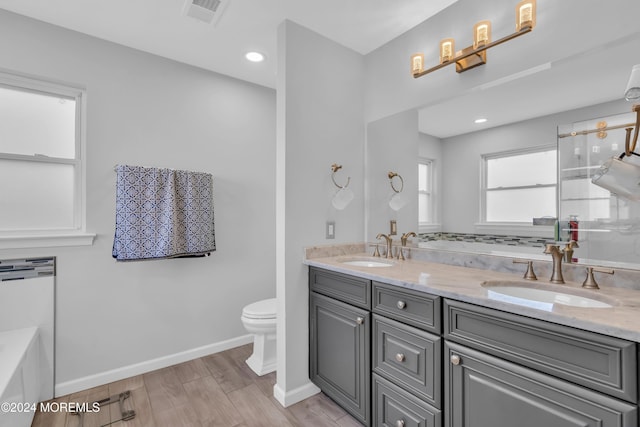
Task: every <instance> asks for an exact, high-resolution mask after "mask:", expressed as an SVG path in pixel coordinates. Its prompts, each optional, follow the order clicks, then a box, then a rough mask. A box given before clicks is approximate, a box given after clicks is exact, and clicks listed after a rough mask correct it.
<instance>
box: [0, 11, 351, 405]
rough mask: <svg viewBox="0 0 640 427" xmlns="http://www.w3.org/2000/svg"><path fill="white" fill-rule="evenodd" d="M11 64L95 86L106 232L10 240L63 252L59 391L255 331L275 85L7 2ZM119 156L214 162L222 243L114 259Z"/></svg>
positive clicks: (3, 42) (3, 26)
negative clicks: (20, 10) (90, 240)
mask: <svg viewBox="0 0 640 427" xmlns="http://www.w3.org/2000/svg"><path fill="white" fill-rule="evenodd" d="M0 68H2V69H5V70H12V71H15V72H18V73H27V74H31V75H36V76H43V77H46V78H48V79H55V80H61V81H65V82H71V83H75V84H78V85H83V86H85V87H86V89H87V94H88V96H87V99H88V108H87V115H88V120H87V231H88V232H91V233H96V234H97V237H96V239H95V242H94V244H93V245H92V246H87V247H70V248H46V249H31V250H2V251H0V258H13V257H21V256H41V255H54V256H56V257H58V276H57V343H56V345H57V347H56V349H57V372H56V374H57V383H58V386H59V391H62V392H65V393H66V392H70V391H73V390H78V389H83V388H86V387H88V386H91V385H95V384H100V383H104V382H108V381H111V380H113V379H117V377H122V376H129V375H130V374H132V373H134V372H135V371H141V370H146V369H149V368H154V367H158V366H160V365H163V364H171V363H175V361H177V360H179V359H184V358H189V356H191V357H195V356H197V355H199V354H200V353H202V352H212V351H213V350H215V349H219V348H222V347H225V346H235V345H237V344H238V343H241V342H244V341H246V339H245V338H243V337H244V336H245V334H246V332H245V331H244V329H243V327H242V325H241V322H240V314H241V310H242V307H243V306H244V305H246V304H248V303H250V302H253V301H256V300H259V299H262V298H267V297H273V296H275V293H276V286H275V230H274V224H275V201H274V197H275V196H274V194H275V167H274V165H275V132H276V131H275V113H276V99H275V92H274V91H273V90H271V89H267V88H264V87H260V86H256V85H252V84H248V83H246V82H242V81H239V80H235V79H232V78H228V77H225V76H222V75H219V74H214V73H211V72H208V71H204V70H201V69H197V68H193V67H190V66H186V65H183V64H180V63H177V62H173V61H169V60H165V59H162V58H159V57H156V56H153V55H149V54H145V53H142V52H139V51H136V50H132V49H129V48H125V47H122V46H119V45H116V44H112V43H108V42H104V41H101V40H98V39H95V38H92V37H88V36H85V35H82V34H80V33H76V32H73V31H68V30H64V29H61V28H59V27H54V26H51V25H48V24H45V23H42V22H39V21H35V20H31V19H27V18H24V17H21V16H19V15H14V14H11V13H8V12H5V11H1V10H0ZM119 163H123V164H133V165H144V166H158V167H169V168H176V169H189V170H195V171H202V172H209V173H212V174H213V176H214V198H215V199H214V204H215V220H216V240H217V247H218V251H217V252H215V253H214V254H213V255H212V256H211V257H209V258H206V259H178V260H163V261H146V262H131V263H116V262H115V261H114V260H113V259H112V257H111V245H112V242H113V240H112V239H113V232H114V218H115V217H114V209H115V192H114V190H115V172H114V170H113V167H114V165H115V164H119ZM324 166H325V165H323V170H324ZM326 168H327V171H328V168H329V164H327V165H326ZM357 174H358V172H357V171H354V176H356V175H357ZM320 227H321V225H320ZM228 340H231V341H228ZM183 352H185V353H183ZM158 358H164V359H158ZM136 364H141V365H136Z"/></svg>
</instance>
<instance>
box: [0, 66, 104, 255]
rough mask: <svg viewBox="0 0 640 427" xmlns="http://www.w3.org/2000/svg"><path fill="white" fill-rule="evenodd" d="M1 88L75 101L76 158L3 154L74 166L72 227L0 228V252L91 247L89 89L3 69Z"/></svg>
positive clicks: (1, 156) (3, 155)
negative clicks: (88, 213) (88, 220)
mask: <svg viewBox="0 0 640 427" xmlns="http://www.w3.org/2000/svg"><path fill="white" fill-rule="evenodd" d="M0 86H1V87H3V88H7V89H11V90H19V91H23V92H30V93H36V94H44V95H53V96H56V97H60V98H66V99H70V100H75V102H76V112H75V115H76V129H75V156H74V158H73V159H70V158H60V157H50V156H45V155H39V154H34V155H24V154H14V153H6V152H0V159H2V160H9V161H25V162H39V163H49V164H69V165H72V166H73V168H74V183H73V187H74V188H73V225H72V227H69V228H63V229H54V228H47V227H34V228H30V229H0V249H16V248H31V247H53V246H78V245H91V244H92V243H93V239H94V237H95V234H90V233H87V231H86V116H87V114H86V112H87V92H86V89H85V88H83V87H80V86H75V85H71V84H68V83H62V82H55V81H51V80H47V79H44V78H41V77H36V76H27V75H19V74H13V73H10V72H7V71H3V70H0Z"/></svg>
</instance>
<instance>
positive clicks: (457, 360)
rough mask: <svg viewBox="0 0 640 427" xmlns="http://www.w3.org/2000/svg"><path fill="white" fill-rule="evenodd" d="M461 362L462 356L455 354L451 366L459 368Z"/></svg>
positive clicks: (452, 356)
mask: <svg viewBox="0 0 640 427" xmlns="http://www.w3.org/2000/svg"><path fill="white" fill-rule="evenodd" d="M460 362H462V359H460V356H458V355H457V354H453V355H451V364H452V365H455V366H458V365H459V364H460Z"/></svg>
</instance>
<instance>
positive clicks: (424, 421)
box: [372, 374, 442, 427]
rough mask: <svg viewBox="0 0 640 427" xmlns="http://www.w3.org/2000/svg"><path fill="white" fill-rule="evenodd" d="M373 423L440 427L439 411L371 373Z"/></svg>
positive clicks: (390, 426) (377, 424)
mask: <svg viewBox="0 0 640 427" xmlns="http://www.w3.org/2000/svg"><path fill="white" fill-rule="evenodd" d="M372 377H373V378H372V379H373V381H372V385H373V388H372V399H373V416H372V418H373V425H374V426H384V427H398V426H403V427H440V426H441V425H442V424H441V417H442V415H441V413H440V411H439V410H437V409H435V408H433V407H431V406H430V405H428V404H426V403H425V402H423V401H421V400H419V399H417V398H416V397H415V396H412V395H411V394H410V393H407V392H406V391H404V390H402V389H401V388H400V387H398V386H396V385H394V384H392V383H391V382H389V381H387V380H385V379H384V378H382V377H380V376H378V375H376V374H373V375H372Z"/></svg>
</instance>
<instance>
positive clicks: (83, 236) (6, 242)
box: [0, 233, 96, 249]
mask: <svg viewBox="0 0 640 427" xmlns="http://www.w3.org/2000/svg"><path fill="white" fill-rule="evenodd" d="M95 237H96V235H95V234H90V233H69V234H48V235H45V234H41V235H36V234H34V235H29V234H25V235H12V236H6V235H5V236H2V235H0V249H28V248H53V247H63V246H91V245H93V239H95Z"/></svg>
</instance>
